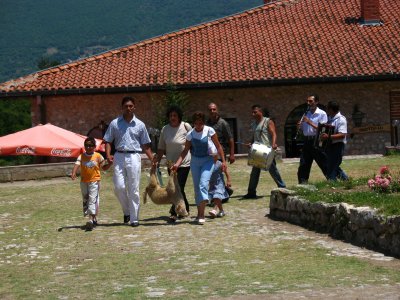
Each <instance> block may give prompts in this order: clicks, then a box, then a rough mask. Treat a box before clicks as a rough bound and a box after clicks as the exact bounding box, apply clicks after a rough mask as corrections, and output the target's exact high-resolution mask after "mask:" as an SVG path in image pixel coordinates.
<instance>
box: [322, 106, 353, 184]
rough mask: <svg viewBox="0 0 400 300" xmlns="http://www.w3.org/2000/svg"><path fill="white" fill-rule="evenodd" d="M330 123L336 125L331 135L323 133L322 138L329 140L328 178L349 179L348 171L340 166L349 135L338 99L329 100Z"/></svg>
mask: <svg viewBox="0 0 400 300" xmlns="http://www.w3.org/2000/svg"><path fill="white" fill-rule="evenodd" d="M326 111H327V113H328V117H329V118H328V124H330V125H333V126H334V127H335V129H334V131H333V134H331V135H330V136H329V135H328V134H326V133H323V134H322V135H321V140H329V143H328V146H327V148H326V155H327V173H326V177H327V178H328V180H334V181H335V180H336V178H339V179H341V180H348V179H349V178H348V177H347V175H346V173H345V172H344V171H343V170H342V169H341V168H340V164H341V163H342V158H343V153H344V147H345V144H346V135H347V120H346V117H345V116H343V115H342V114H341V113H340V111H339V104H338V103H337V102H336V101H329V102H328V106H327V110H326Z"/></svg>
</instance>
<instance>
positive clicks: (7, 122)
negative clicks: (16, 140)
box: [0, 99, 31, 136]
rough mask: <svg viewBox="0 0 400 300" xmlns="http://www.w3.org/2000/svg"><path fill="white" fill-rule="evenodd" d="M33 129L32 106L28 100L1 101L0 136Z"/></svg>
mask: <svg viewBox="0 0 400 300" xmlns="http://www.w3.org/2000/svg"><path fill="white" fill-rule="evenodd" d="M30 127H31V104H30V101H29V100H28V99H23V100H13V99H5V100H1V101H0V136H3V135H6V134H10V133H14V132H17V131H20V130H23V129H26V128H30Z"/></svg>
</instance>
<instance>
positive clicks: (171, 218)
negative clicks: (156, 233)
mask: <svg viewBox="0 0 400 300" xmlns="http://www.w3.org/2000/svg"><path fill="white" fill-rule="evenodd" d="M168 222H170V223H175V222H176V216H169V218H168Z"/></svg>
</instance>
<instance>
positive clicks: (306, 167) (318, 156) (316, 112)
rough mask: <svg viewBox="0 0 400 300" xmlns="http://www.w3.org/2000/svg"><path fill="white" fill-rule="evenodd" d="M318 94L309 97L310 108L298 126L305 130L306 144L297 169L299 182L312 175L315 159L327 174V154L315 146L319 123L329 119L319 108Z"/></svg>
mask: <svg viewBox="0 0 400 300" xmlns="http://www.w3.org/2000/svg"><path fill="white" fill-rule="evenodd" d="M318 103H319V97H318V95H316V94H314V95H310V96H308V98H307V105H308V110H307V112H306V113H305V115H304V116H303V118H302V119H301V120H300V121H299V123H298V124H297V126H299V128H300V129H301V130H302V131H303V135H304V145H303V150H302V152H301V155H300V165H299V169H298V171H297V179H298V182H299V184H305V183H307V182H308V179H309V177H310V171H311V166H312V163H313V161H314V160H315V161H316V163H317V164H318V166H319V168H320V169H321V171H322V173H323V174H324V175H325V176H326V154H325V153H324V152H323V151H322V149H319V148H317V147H314V141H315V136H316V135H317V129H318V124H319V123H322V124H325V123H326V122H327V121H328V116H327V114H326V112H324V111H323V110H322V109H320V108H318Z"/></svg>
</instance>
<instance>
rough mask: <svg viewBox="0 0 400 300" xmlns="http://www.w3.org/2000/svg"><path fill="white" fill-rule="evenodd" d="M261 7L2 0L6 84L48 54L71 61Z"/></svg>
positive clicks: (209, 2)
mask: <svg viewBox="0 0 400 300" xmlns="http://www.w3.org/2000/svg"><path fill="white" fill-rule="evenodd" d="M259 5H262V1H261V0H246V1H243V0H230V1H215V0H202V1H193V0H146V1H145V0H113V1H110V0H104V1H96V0H69V1H64V0H41V1H32V0H18V1H17V2H15V1H11V0H2V1H1V18H0V45H2V46H1V47H0V82H3V81H6V80H9V79H11V78H17V77H20V76H23V75H27V74H29V73H32V72H34V71H36V70H37V59H38V58H39V57H42V56H49V57H50V58H51V59H52V60H57V61H60V62H63V63H65V62H68V61H69V60H76V59H78V58H82V57H87V56H90V55H93V54H97V53H100V52H104V51H107V50H110V49H115V48H118V47H123V46H125V45H128V44H132V43H134V42H138V41H141V40H144V39H146V38H150V37H154V36H158V35H161V34H164V33H168V32H171V31H175V30H179V29H182V28H186V27H188V26H191V25H195V24H198V23H202V22H206V21H211V20H215V19H217V18H220V17H223V16H227V15H231V14H233V13H237V12H240V11H243V10H245V9H248V8H252V7H255V6H259ZM44 12H45V14H44ZM105 16H106V17H105Z"/></svg>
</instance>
